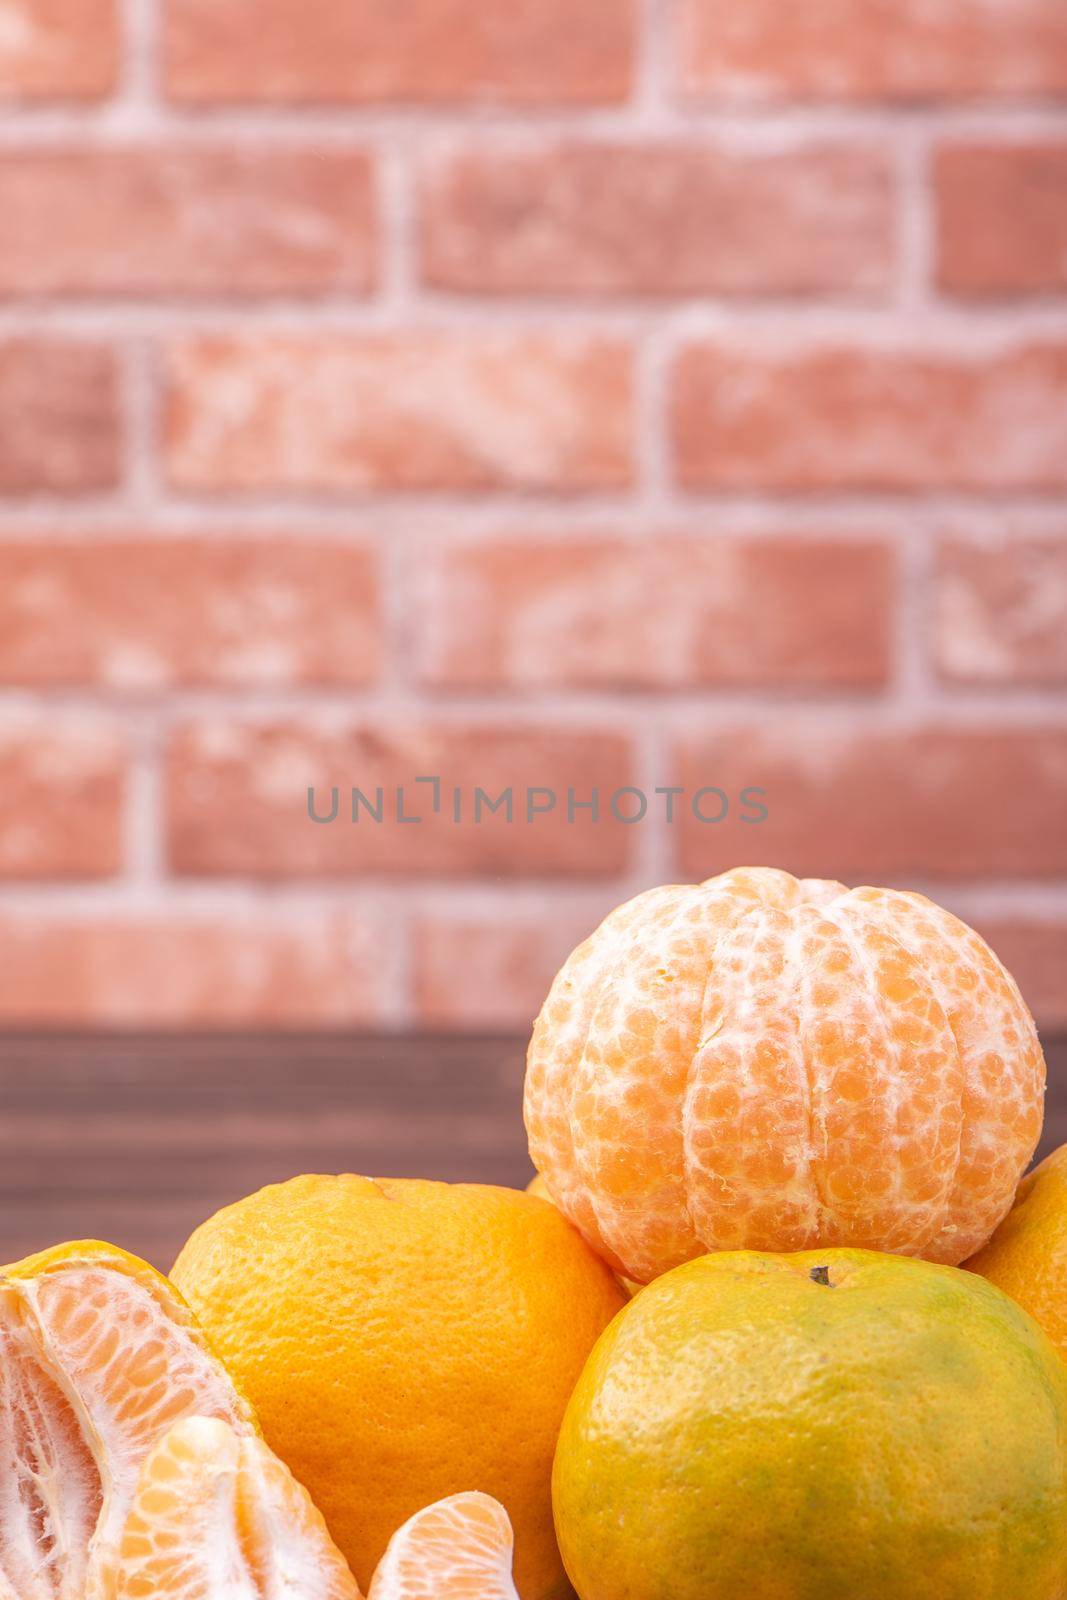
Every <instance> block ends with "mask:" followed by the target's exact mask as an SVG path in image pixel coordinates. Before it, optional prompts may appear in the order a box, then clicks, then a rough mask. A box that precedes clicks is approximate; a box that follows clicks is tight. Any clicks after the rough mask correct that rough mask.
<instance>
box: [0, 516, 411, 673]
mask: <svg viewBox="0 0 1067 1600" xmlns="http://www.w3.org/2000/svg"><path fill="white" fill-rule="evenodd" d="M377 591H378V580H377V568H376V562H375V559H374V556H373V553H372V551H371V550H370V548H369V547H368V546H367V545H366V544H358V543H351V542H349V541H347V540H346V541H342V540H340V539H316V538H312V537H300V536H296V537H284V536H269V537H260V536H257V537H254V538H245V537H234V538H229V539H228V538H226V537H225V536H223V535H212V536H211V537H210V538H205V537H188V538H174V537H167V538H156V537H152V538H130V537H125V536H122V537H115V536H111V537H103V536H94V537H93V538H92V539H91V540H87V539H85V538H79V539H77V540H73V539H66V540H62V539H61V540H52V539H48V538H34V539H33V540H32V542H30V541H28V540H26V539H20V540H18V541H17V542H16V541H8V542H3V541H0V683H10V684H26V685H37V686H50V685H55V686H61V685H82V684H85V685H98V686H100V687H102V688H107V689H120V690H124V691H134V692H137V691H151V690H156V689H161V688H166V687H167V686H168V685H175V684H176V685H190V686H193V687H196V686H198V685H212V684H216V685H223V686H233V687H246V688H270V687H274V686H286V685H298V684H326V685H330V684H339V685H340V684H362V683H367V682H370V681H371V680H372V679H373V678H374V677H375V675H376V672H377V667H378V659H379V652H380V626H379V616H378V592H377Z"/></svg>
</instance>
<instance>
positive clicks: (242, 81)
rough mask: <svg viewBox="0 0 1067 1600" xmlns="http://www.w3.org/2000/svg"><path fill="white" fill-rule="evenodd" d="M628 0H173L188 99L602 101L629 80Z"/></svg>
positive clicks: (170, 49) (168, 17) (169, 34)
mask: <svg viewBox="0 0 1067 1600" xmlns="http://www.w3.org/2000/svg"><path fill="white" fill-rule="evenodd" d="M633 34H634V17H633V8H632V6H630V5H629V4H623V3H620V0H583V4H582V5H581V7H580V8H575V6H574V5H573V4H572V3H571V0H405V4H404V5H402V6H399V5H397V4H396V0H360V3H359V4H358V5H354V4H352V0H317V3H316V4H315V5H314V6H308V5H305V4H303V3H302V0H166V6H165V12H164V47H165V60H166V68H165V71H166V83H167V87H168V89H169V91H170V93H171V94H172V95H173V96H174V97H176V98H177V99H179V100H185V101H194V102H204V101H213V100H218V101H238V102H239V101H273V102H285V101H289V102H299V101H304V102H326V103H328V102H331V101H332V102H338V103H344V102H371V103H376V102H389V101H410V102H413V103H416V104H425V103H433V102H440V103H444V104H448V103H458V104H463V103H469V102H476V101H482V102H487V103H493V102H495V103H498V104H510V105H538V104H544V105H552V104H560V105H566V104H607V103H611V102H616V101H619V100H622V99H623V98H624V97H625V96H626V94H627V93H628V91H629V88H630V82H631V61H632V54H633Z"/></svg>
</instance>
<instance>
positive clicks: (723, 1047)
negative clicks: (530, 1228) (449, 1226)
mask: <svg viewBox="0 0 1067 1600" xmlns="http://www.w3.org/2000/svg"><path fill="white" fill-rule="evenodd" d="M1044 1071H1045V1069H1044V1060H1043V1058H1042V1055H1041V1049H1040V1046H1039V1044H1038V1040H1037V1034H1036V1032H1035V1029H1034V1024H1033V1019H1032V1018H1031V1016H1030V1014H1029V1012H1028V1011H1027V1009H1026V1006H1025V1004H1024V1003H1023V1000H1022V998H1021V996H1020V994H1019V991H1018V989H1017V988H1016V986H1015V984H1014V983H1013V981H1012V979H1011V977H1010V976H1009V974H1008V973H1007V972H1006V971H1005V970H1004V968H1003V967H1002V966H1001V964H1000V962H999V961H998V960H997V958H996V956H995V955H994V954H993V952H992V951H991V950H990V949H989V948H988V946H986V945H985V944H984V943H983V941H982V940H981V939H980V938H979V937H978V935H977V934H976V933H974V932H973V931H972V930H971V929H970V928H968V927H967V926H966V925H965V924H964V923H962V922H960V921H959V920H958V919H957V918H955V917H952V916H950V915H949V913H948V912H946V911H944V910H942V909H941V907H939V906H937V905H935V904H934V903H933V902H932V901H929V900H927V899H925V898H924V897H923V896H922V895H917V894H908V893H904V892H901V891H896V890H889V889H871V888H867V889H853V890H849V889H846V888H845V887H844V885H842V884H839V883H834V882H829V881H825V882H824V881H822V880H817V879H803V880H798V879H796V878H793V877H791V876H790V875H789V874H788V873H785V872H781V871H779V870H777V869H772V868H758V867H756V868H739V869H736V870H734V871H732V872H726V873H723V874H722V875H721V876H720V877H717V878H712V879H709V880H708V882H706V883H703V884H699V885H695V884H685V885H671V886H667V887H664V888H660V889H653V890H649V891H647V892H646V893H645V894H643V895H639V896H637V898H636V899H634V900H632V901H629V902H628V903H627V904H626V905H624V906H621V907H619V908H618V909H617V910H615V911H614V912H612V914H611V915H610V916H609V917H608V918H607V919H606V920H605V922H603V923H602V924H601V926H600V928H598V929H597V930H596V932H595V933H594V934H593V935H592V936H591V937H590V938H589V939H587V940H586V941H585V943H584V944H583V945H581V946H579V948H578V949H577V950H576V951H575V953H574V954H573V955H572V956H571V957H570V959H569V960H568V961H567V962H566V963H565V964H564V966H563V968H562V970H561V971H560V973H559V975H558V976H557V978H556V980H555V982H554V984H553V985H552V989H551V991H550V993H549V995H548V998H547V1000H546V1001H545V1004H544V1006H543V1008H542V1010H541V1014H540V1016H539V1017H538V1019H537V1022H536V1024H535V1026H534V1032H533V1037H532V1039H531V1042H530V1051H529V1058H528V1064H527V1076H526V1099H525V1114H526V1125H527V1130H528V1132H529V1136H530V1154H531V1156H532V1157H533V1161H534V1164H535V1166H536V1167H537V1168H538V1171H539V1172H540V1173H541V1174H542V1175H543V1177H544V1178H545V1181H546V1184H547V1186H548V1189H549V1192H550V1194H551V1196H552V1198H553V1200H555V1202H556V1204H557V1205H558V1206H559V1208H560V1209H561V1210H562V1211H563V1212H564V1214H565V1215H566V1216H568V1217H569V1218H570V1220H571V1221H572V1222H574V1223H575V1224H576V1226H577V1227H578V1228H579V1229H580V1230H581V1231H582V1232H583V1233H584V1234H585V1236H586V1238H587V1239H588V1240H589V1242H590V1244H592V1245H593V1247H594V1248H595V1249H597V1250H598V1251H599V1252H600V1253H601V1254H602V1255H603V1256H604V1258H605V1259H606V1260H607V1261H608V1262H609V1263H610V1264H611V1265H612V1266H613V1267H614V1268H615V1270H616V1271H617V1272H620V1273H623V1274H625V1275H626V1276H627V1277H629V1278H634V1279H638V1280H639V1281H642V1282H648V1281H650V1280H651V1279H652V1278H654V1277H656V1276H658V1275H659V1274H660V1273H662V1272H665V1271H667V1270H669V1269H670V1268H671V1267H674V1266H677V1265H679V1264H680V1263H681V1262H683V1261H686V1260H689V1259H691V1258H692V1257H694V1256H697V1255H700V1254H701V1253H703V1252H704V1251H713V1250H733V1249H741V1248H748V1249H757V1250H770V1251H781V1250H800V1249H806V1248H818V1247H825V1246H852V1247H865V1248H868V1249H877V1250H887V1251H892V1252H896V1253H899V1254H905V1255H921V1256H926V1257H928V1258H929V1259H931V1260H935V1261H940V1262H945V1263H949V1264H953V1265H955V1264H957V1263H958V1262H960V1261H963V1260H965V1259H966V1258H967V1256H968V1255H970V1254H972V1253H973V1252H974V1251H975V1250H976V1249H978V1248H979V1246H980V1245H981V1244H982V1243H984V1241H985V1240H986V1239H987V1238H988V1237H989V1235H990V1233H991V1232H992V1230H993V1228H994V1227H995V1226H996V1224H997V1223H998V1222H999V1220H1000V1219H1001V1217H1002V1216H1003V1215H1004V1214H1005V1212H1006V1211H1007V1209H1008V1207H1009V1206H1010V1205H1011V1201H1012V1196H1013V1194H1014V1191H1015V1187H1016V1184H1017V1183H1018V1180H1019V1178H1020V1176H1021V1174H1022V1173H1023V1171H1024V1170H1025V1168H1026V1166H1027V1164H1028V1162H1029V1160H1030V1157H1031V1155H1032V1153H1033V1150H1034V1147H1035V1145H1036V1143H1037V1140H1038V1137H1039V1134H1040V1129H1041V1118H1042V1100H1043V1093H1044Z"/></svg>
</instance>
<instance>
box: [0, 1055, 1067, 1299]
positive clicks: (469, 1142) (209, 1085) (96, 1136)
mask: <svg viewBox="0 0 1067 1600" xmlns="http://www.w3.org/2000/svg"><path fill="white" fill-rule="evenodd" d="M525 1045H526V1040H525V1039H524V1038H522V1039H519V1038H515V1037H501V1036H484V1035H482V1036H474V1037H465V1036H457V1035H448V1036H442V1037H426V1036H421V1037H383V1038H367V1037H353V1036H335V1035H322V1034H316V1035H308V1036H302V1035H278V1034H272V1035H269V1036H268V1035H263V1036H246V1035H211V1036H200V1035H197V1036H185V1037H182V1036H174V1035H167V1036H158V1037H156V1036H153V1037H140V1036H132V1035H99V1034H97V1035H90V1036H85V1037H81V1036H74V1035H47V1036H46V1035H24V1036H13V1035H8V1036H0V1261H14V1260H17V1259H18V1258H19V1257H21V1256H23V1255H27V1254H29V1253H30V1252H31V1251H34V1250H39V1249H42V1248H43V1247H44V1246H46V1245H48V1244H51V1243H54V1242H55V1241H57V1240H60V1239H69V1238H85V1237H96V1238H103V1239H110V1240H112V1241H113V1242H114V1243H116V1244H121V1245H123V1246H125V1248H126V1249H128V1250H132V1251H134V1253H135V1254H137V1255H141V1256H145V1257H147V1258H148V1259H149V1260H150V1261H153V1262H154V1263H155V1264H156V1265H157V1266H160V1267H163V1268H164V1269H166V1268H167V1267H169V1266H170V1264H171V1262H172V1261H173V1259H174V1256H175V1254H176V1253H177V1250H178V1249H179V1247H180V1246H181V1244H182V1243H183V1241H184V1240H185V1238H186V1237H187V1236H188V1234H189V1233H190V1232H191V1231H192V1229H193V1228H194V1227H195V1226H196V1225H197V1223H198V1222H200V1221H202V1220H203V1218H204V1217H206V1216H209V1215H210V1214H211V1212H213V1211H215V1210H216V1209H217V1208H218V1207H219V1206H221V1205H225V1204H227V1203H228V1202H229V1201H231V1200H236V1199H239V1198H240V1196H241V1195H244V1194H248V1193H249V1192H250V1191H251V1190H253V1189H256V1188H259V1187H260V1186H261V1185H262V1184H265V1183H274V1182H278V1181H279V1180H281V1179H284V1178H288V1177H291V1176H292V1175H293V1174H294V1173H298V1172H316V1171H317V1172H344V1171H349V1172H367V1173H372V1174H376V1175H378V1176H421V1177H437V1178H446V1179H449V1180H452V1181H457V1180H463V1179H466V1180H470V1181H479V1182H485V1183H504V1184H524V1183H525V1182H526V1181H527V1179H528V1178H529V1176H530V1173H531V1171H532V1169H531V1167H530V1163H529V1160H528V1157H527V1155H526V1139H525V1134H524V1131H523V1126H522V1111H521V1105H522V1075H523V1065H524V1055H525ZM1045 1052H1046V1056H1047V1058H1048V1063H1049V1099H1048V1109H1047V1116H1046V1126H1045V1137H1044V1139H1043V1141H1042V1151H1043V1152H1045V1151H1047V1150H1049V1149H1053V1148H1055V1146H1056V1145H1058V1144H1062V1143H1065V1142H1067V1039H1056V1040H1046V1041H1045Z"/></svg>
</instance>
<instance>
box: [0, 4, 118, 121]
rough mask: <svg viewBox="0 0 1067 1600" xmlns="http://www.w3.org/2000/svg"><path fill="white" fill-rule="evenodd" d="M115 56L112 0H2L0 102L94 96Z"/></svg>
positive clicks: (107, 89) (107, 83) (111, 76)
mask: <svg viewBox="0 0 1067 1600" xmlns="http://www.w3.org/2000/svg"><path fill="white" fill-rule="evenodd" d="M118 60H119V19H118V11H117V0H4V5H3V10H2V13H0V101H12V100H13V101H19V100H95V99H99V98H101V97H102V96H104V95H107V94H110V93H111V91H112V90H113V89H114V87H115V82H116V78H117V76H118Z"/></svg>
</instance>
